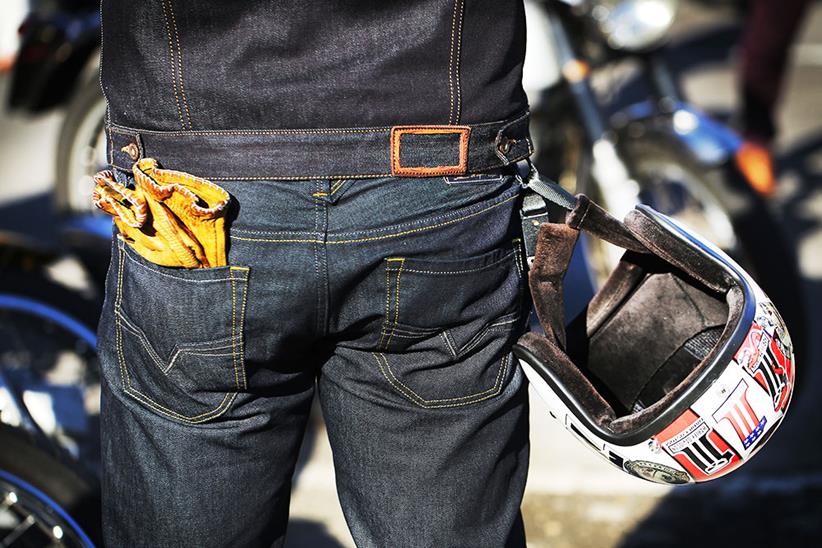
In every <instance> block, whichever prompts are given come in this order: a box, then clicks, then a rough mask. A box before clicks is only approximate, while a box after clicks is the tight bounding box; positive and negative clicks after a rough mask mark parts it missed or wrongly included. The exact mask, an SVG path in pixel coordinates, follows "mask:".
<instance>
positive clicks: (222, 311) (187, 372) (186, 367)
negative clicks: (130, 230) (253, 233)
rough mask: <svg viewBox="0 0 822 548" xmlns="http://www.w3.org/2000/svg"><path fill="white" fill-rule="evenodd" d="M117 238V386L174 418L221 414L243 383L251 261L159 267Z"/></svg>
mask: <svg viewBox="0 0 822 548" xmlns="http://www.w3.org/2000/svg"><path fill="white" fill-rule="evenodd" d="M117 239H118V241H117V247H118V249H119V251H118V254H117V256H116V260H117V265H116V268H117V287H116V295H115V303H114V311H115V343H116V347H117V349H116V351H117V359H118V365H119V372H120V379H121V384H122V388H123V390H124V391H125V393H126V394H128V395H129V396H131V397H132V398H134V399H135V400H137V401H139V402H140V403H141V404H143V405H144V406H146V407H147V408H149V409H151V410H152V411H154V412H155V413H158V414H160V415H164V416H166V417H168V418H171V419H173V420H176V421H178V422H182V423H187V424H199V423H204V422H208V421H210V420H213V419H215V418H217V417H219V416H220V415H222V414H223V413H225V412H226V411H227V410H228V409H229V407H230V406H231V404H232V403H233V402H234V400H235V398H236V397H237V395H238V393H239V392H240V391H242V390H244V389H245V388H246V374H245V363H244V356H243V327H244V323H245V308H246V302H247V293H248V276H249V268H248V267H246V266H232V265H227V266H220V267H214V268H193V269H186V268H171V267H164V266H159V265H156V264H154V263H152V262H150V261H148V260H147V259H145V258H144V257H142V256H141V255H140V254H139V253H137V252H136V251H135V250H134V249H132V248H131V246H129V245H128V244H127V243H126V242H125V241H124V240H123V239H122V237H120V236H119V235H117Z"/></svg>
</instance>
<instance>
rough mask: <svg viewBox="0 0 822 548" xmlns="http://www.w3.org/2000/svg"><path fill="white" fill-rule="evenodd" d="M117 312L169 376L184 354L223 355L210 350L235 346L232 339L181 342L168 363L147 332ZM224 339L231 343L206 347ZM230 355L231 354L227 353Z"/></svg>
mask: <svg viewBox="0 0 822 548" xmlns="http://www.w3.org/2000/svg"><path fill="white" fill-rule="evenodd" d="M115 314H117V316H118V318H119V319H120V320H121V321H122V324H123V326H124V327H125V328H126V331H130V332H131V334H132V335H134V336H136V337H137V339H138V340H139V341H140V343H141V344H142V345H143V348H145V349H146V352H147V353H148V355H149V357H150V358H151V359H152V360H153V361H154V363H155V364H156V365H157V368H158V369H159V370H160V371H162V372H163V373H164V374H165V375H166V376H168V374H169V372H170V371H171V370H172V368H173V367H174V362H176V361H177V358H178V357H180V356H181V355H183V354H189V355H197V356H223V355H226V354H215V353H213V352H209V351H210V350H223V349H225V348H232V349H233V348H234V346H235V343H234V341H233V340H231V339H217V340H215V341H211V342H210V343H202V345H200V344H197V345H192V344H180V345H175V347H174V351H173V352H172V353H171V359H170V360H169V361H168V363H165V361H164V360H163V359H162V358H161V357H160V356H159V354H157V351H156V350H155V349H154V346H152V344H151V342H150V341H149V340H148V337H146V334H145V333H144V332H143V330H142V329H140V328H139V327H137V326H135V325H132V324H131V322H129V321H128V318H127V317H126V316H125V315H124V314H123V313H122V312H120V311H119V310H115ZM223 340H231V343H230V344H225V345H222V346H211V347H207V348H206V347H205V346H206V345H208V344H214V343H216V342H220V341H223ZM227 355H228V356H230V355H231V354H227Z"/></svg>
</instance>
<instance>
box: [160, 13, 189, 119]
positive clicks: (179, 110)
mask: <svg viewBox="0 0 822 548" xmlns="http://www.w3.org/2000/svg"><path fill="white" fill-rule="evenodd" d="M160 5H161V6H162V8H163V23H164V24H165V28H166V34H167V35H168V57H169V66H170V68H171V87H172V89H173V90H174V102H175V103H176V105H177V115H178V116H179V117H180V126H181V127H182V129H186V123H185V121H184V120H183V109H182V108H181V107H180V96H179V94H178V93H177V70H176V68H175V66H174V65H175V63H174V58H175V57H174V42H173V40H172V37H171V22H170V21H169V18H168V12H167V11H166V2H165V0H160Z"/></svg>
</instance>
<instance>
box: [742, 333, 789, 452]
mask: <svg viewBox="0 0 822 548" xmlns="http://www.w3.org/2000/svg"><path fill="white" fill-rule="evenodd" d="M782 347H783V345H782V344H780V341H779V339H777V338H771V337H770V336H769V335H768V334H767V333H766V332H765V331H764V330H763V328H762V327H761V326H760V325H759V324H757V323H754V324H753V326H752V327H751V330H750V331H749V332H748V336H747V337H746V338H745V342H744V343H743V344H742V347H741V348H740V349H739V352H737V354H736V357H735V359H736V361H737V362H738V363H740V364H741V365H742V367H743V368H744V369H745V371H747V372H748V373H749V374H750V375H751V376H752V377H753V378H754V379H755V380H756V382H758V383H759V384H760V385H761V386H762V388H764V389H765V391H766V392H768V395H769V396H770V397H771V399H772V400H773V408H774V411H779V410H784V409H785V407H787V405H788V397H789V395H790V390H788V387H789V385H790V383H791V382H793V364H792V363H791V360H790V359H789V358H788V357H786V356H785V352H784V351H783V350H782ZM746 447H747V446H746Z"/></svg>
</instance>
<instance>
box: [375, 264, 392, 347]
mask: <svg viewBox="0 0 822 548" xmlns="http://www.w3.org/2000/svg"><path fill="white" fill-rule="evenodd" d="M390 305H391V277H390V273H389V271H388V268H386V269H385V315H384V316H383V320H382V329H380V340H379V341H377V348H384V347H383V344H382V342H383V340H384V339H385V336H386V335H387V334H388V333H387V332H386V331H387V329H386V327H387V325H388V312H389V309H390Z"/></svg>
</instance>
